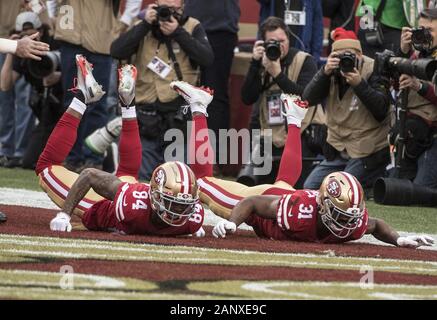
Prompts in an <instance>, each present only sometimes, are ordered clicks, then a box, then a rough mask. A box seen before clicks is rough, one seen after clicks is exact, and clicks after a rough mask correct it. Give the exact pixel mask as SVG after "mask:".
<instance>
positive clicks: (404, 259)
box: [0, 169, 437, 300]
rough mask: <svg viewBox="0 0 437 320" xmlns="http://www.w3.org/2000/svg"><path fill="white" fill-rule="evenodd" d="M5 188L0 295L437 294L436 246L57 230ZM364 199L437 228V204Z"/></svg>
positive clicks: (409, 225) (25, 175)
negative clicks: (13, 201)
mask: <svg viewBox="0 0 437 320" xmlns="http://www.w3.org/2000/svg"><path fill="white" fill-rule="evenodd" d="M5 187H7V188H18V189H21V190H22V189H25V190H33V191H40V188H39V186H38V181H37V178H36V176H35V174H34V173H33V171H26V170H16V169H12V170H11V169H0V188H5ZM17 192H20V191H17ZM21 193H25V192H24V191H21ZM9 194H10V193H9ZM4 196H5V193H2V190H0V211H4V212H5V213H7V214H8V217H9V220H8V222H7V223H5V224H0V299H1V298H6V299H147V300H154V299H170V300H190V299H196V300H211V299H212V300H216V299H255V300H257V299H437V252H436V251H428V250H409V249H399V248H395V247H386V246H376V245H373V244H362V243H352V244H346V245H320V244H304V243H295V242H281V241H271V240H264V239H259V238H256V237H255V236H254V235H253V233H252V232H249V231H238V232H237V234H236V235H234V236H232V237H228V238H227V239H224V240H217V239H215V238H213V237H212V236H211V227H205V229H206V231H207V236H206V237H205V238H201V239H196V238H193V237H178V238H163V237H151V236H120V235H114V234H111V233H102V232H91V231H86V230H84V228H83V227H82V226H81V225H80V222H79V221H77V220H76V221H75V222H74V224H73V226H74V230H73V232H72V233H70V234H59V233H53V232H51V231H50V230H49V228H48V225H49V222H50V220H51V219H52V217H53V214H54V212H55V211H53V210H47V209H37V208H32V207H29V205H28V204H26V203H18V204H17V205H19V206H15V205H10V204H9V205H5V204H3V205H2V197H4ZM367 206H368V208H369V212H370V213H371V215H372V216H375V217H380V218H383V219H384V220H386V221H388V222H389V223H390V224H391V225H393V226H394V227H395V228H396V229H398V230H402V231H408V232H417V233H431V234H437V210H436V209H435V208H434V209H433V208H417V207H416V208H414V207H411V208H410V207H385V206H380V205H377V204H375V203H373V202H371V201H369V202H367ZM367 276H370V278H366V279H367V280H366V281H367V282H363V277H367ZM369 279H371V280H369Z"/></svg>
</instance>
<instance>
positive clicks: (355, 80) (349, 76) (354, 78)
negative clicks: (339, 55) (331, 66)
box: [340, 68, 362, 87]
mask: <svg viewBox="0 0 437 320" xmlns="http://www.w3.org/2000/svg"><path fill="white" fill-rule="evenodd" d="M340 73H341V75H342V76H343V77H344V78H345V79H346V82H347V83H348V84H349V85H350V86H351V87H356V86H357V85H359V84H360V82H361V79H362V78H361V75H360V72H359V71H358V69H357V68H354V69H353V70H352V71H349V72H343V71H340Z"/></svg>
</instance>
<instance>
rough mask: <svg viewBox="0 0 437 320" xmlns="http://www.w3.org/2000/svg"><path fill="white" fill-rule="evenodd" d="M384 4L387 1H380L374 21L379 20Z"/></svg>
mask: <svg viewBox="0 0 437 320" xmlns="http://www.w3.org/2000/svg"><path fill="white" fill-rule="evenodd" d="M386 2H387V0H381V2H380V4H379V6H378V9H377V10H376V15H375V21H377V22H379V20H380V19H381V16H382V11H383V10H384V7H385V3H386Z"/></svg>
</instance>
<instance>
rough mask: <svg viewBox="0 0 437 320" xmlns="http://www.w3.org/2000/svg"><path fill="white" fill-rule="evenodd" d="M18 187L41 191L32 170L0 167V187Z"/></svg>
mask: <svg viewBox="0 0 437 320" xmlns="http://www.w3.org/2000/svg"><path fill="white" fill-rule="evenodd" d="M1 187H3V188H19V189H27V190H35V191H41V188H40V187H39V185H38V177H37V176H36V175H35V171H33V170H24V169H5V168H0V188H1Z"/></svg>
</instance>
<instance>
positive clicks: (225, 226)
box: [212, 195, 280, 238]
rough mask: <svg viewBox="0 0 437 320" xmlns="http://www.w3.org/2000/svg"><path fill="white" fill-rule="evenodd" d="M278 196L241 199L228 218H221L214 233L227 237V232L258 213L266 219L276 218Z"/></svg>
mask: <svg viewBox="0 0 437 320" xmlns="http://www.w3.org/2000/svg"><path fill="white" fill-rule="evenodd" d="M279 199H280V197H278V196H268V195H265V196H252V197H247V198H244V199H243V200H241V201H240V202H239V203H238V204H237V205H236V206H235V207H234V209H232V212H231V216H230V217H229V221H228V220H224V219H223V220H221V221H220V222H218V223H217V224H216V226H215V227H214V229H213V230H212V234H213V235H214V237H216V238H219V237H221V238H225V237H226V233H234V232H235V231H236V230H237V227H238V226H239V225H240V224H242V223H243V222H245V221H246V220H247V219H248V218H249V217H250V215H251V214H252V213H253V214H256V215H258V216H260V217H262V218H266V219H276V213H277V208H278V202H279Z"/></svg>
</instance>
